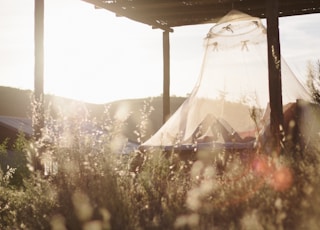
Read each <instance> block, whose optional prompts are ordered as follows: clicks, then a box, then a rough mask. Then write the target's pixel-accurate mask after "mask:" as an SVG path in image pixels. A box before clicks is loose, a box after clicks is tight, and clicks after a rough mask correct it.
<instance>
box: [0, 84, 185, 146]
mask: <svg viewBox="0 0 320 230" xmlns="http://www.w3.org/2000/svg"><path fill="white" fill-rule="evenodd" d="M0 98H1V100H0V116H13V117H29V118H30V117H31V114H32V103H31V102H32V91H31V90H21V89H16V88H11V87H3V86H0ZM184 100H185V98H183V97H172V98H171V108H170V111H171V113H173V112H174V111H176V109H177V108H178V107H179V106H180V105H181V104H182V103H183V101H184ZM151 107H152V108H153V111H152V112H151V114H150V115H148V117H147V118H144V115H146V112H143V110H145V111H149V109H150V108H151ZM45 108H46V110H47V111H50V114H51V116H52V117H54V118H55V117H57V116H58V115H60V116H69V117H70V116H71V117H72V116H75V115H76V114H77V113H81V112H83V111H86V112H87V114H88V115H89V117H90V118H96V119H97V120H98V121H103V120H104V119H106V116H107V115H106V114H108V116H109V117H110V119H116V118H119V116H124V117H127V120H126V125H125V128H124V129H123V134H124V135H125V136H126V137H128V138H129V139H130V140H133V141H136V140H137V135H136V134H135V133H134V132H135V131H138V132H139V128H138V127H139V124H141V122H142V121H147V128H146V130H145V131H146V134H145V135H146V138H147V137H149V136H150V135H152V134H153V133H154V132H155V131H157V130H158V129H159V128H160V127H161V125H162V111H163V107H162V97H155V98H141V99H127V100H119V101H114V102H111V103H106V104H92V103H84V102H81V101H76V100H72V99H68V98H63V97H58V96H53V95H45Z"/></svg>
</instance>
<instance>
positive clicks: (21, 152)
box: [0, 132, 30, 188]
mask: <svg viewBox="0 0 320 230" xmlns="http://www.w3.org/2000/svg"><path fill="white" fill-rule="evenodd" d="M27 144H28V143H27V140H26V139H25V136H24V134H23V133H22V132H21V133H19V134H18V137H17V139H16V141H15V143H14V145H13V150H12V151H8V150H7V146H6V145H7V141H4V143H2V144H1V145H0V167H1V170H2V171H3V172H4V173H7V170H8V169H11V168H14V169H15V173H14V174H13V175H12V177H11V179H10V185H13V186H16V187H18V188H20V187H22V186H23V179H24V178H27V177H29V175H30V172H29V170H28V168H27V158H26V151H25V150H26V148H25V146H26V145H27Z"/></svg>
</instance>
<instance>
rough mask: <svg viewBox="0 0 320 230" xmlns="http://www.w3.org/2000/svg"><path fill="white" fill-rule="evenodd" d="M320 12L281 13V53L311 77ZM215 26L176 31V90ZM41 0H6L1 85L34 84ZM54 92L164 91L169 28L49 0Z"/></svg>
mask: <svg viewBox="0 0 320 230" xmlns="http://www.w3.org/2000/svg"><path fill="white" fill-rule="evenodd" d="M319 23H320V14H311V15H305V16H293V17H285V18H280V21H279V27H280V40H281V52H282V56H283V57H284V58H285V59H286V61H287V63H288V64H289V66H290V67H291V68H292V70H293V71H294V73H295V74H296V75H297V76H298V78H300V79H301V81H305V76H306V69H307V63H308V61H311V62H315V61H316V60H318V59H320V48H319V47H320V30H319V29H318V27H319ZM212 26H213V24H204V25H196V26H183V27H176V28H174V32H173V33H170V52H171V53H170V55H171V57H170V68H171V70H170V75H171V83H170V84H171V85H170V93H171V95H175V96H186V95H187V94H188V93H190V92H191V90H192V89H193V87H194V85H195V83H196V81H197V79H198V77H199V74H200V70H201V65H202V61H203V55H204V47H203V39H204V38H205V36H206V34H207V32H208V31H209V29H210V28H211V27H212ZM33 31H34V0H1V1H0V85H1V86H10V87H15V88H19V89H31V90H33V84H34V43H33V42H34V41H33ZM44 46H45V48H44V49H45V50H44V52H45V58H44V63H45V66H44V68H45V72H44V90H45V93H47V94H53V95H57V96H62V97H67V98H72V99H76V100H81V101H86V102H91V103H98V104H101V103H107V102H112V101H116V100H121V99H131V98H145V97H154V96H159V95H161V94H162V89H163V86H162V81H163V60H162V58H163V56H162V30H160V29H152V28H151V27H150V26H148V25H145V24H142V23H138V22H135V21H132V20H130V19H127V18H125V17H117V16H116V15H115V14H113V13H111V12H109V11H106V10H103V9H95V8H94V7H93V5H91V4H89V3H86V2H83V1H81V0H45V32H44Z"/></svg>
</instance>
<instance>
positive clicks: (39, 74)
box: [33, 0, 44, 140]
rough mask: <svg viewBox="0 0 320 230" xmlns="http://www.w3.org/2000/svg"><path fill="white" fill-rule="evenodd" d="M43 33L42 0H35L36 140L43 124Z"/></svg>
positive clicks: (34, 126)
mask: <svg viewBox="0 0 320 230" xmlns="http://www.w3.org/2000/svg"><path fill="white" fill-rule="evenodd" d="M43 33H44V0H35V4H34V58H35V59H34V100H35V101H34V103H35V105H34V106H35V111H34V112H33V116H34V117H33V131H34V136H35V138H36V140H39V138H40V137H41V135H42V132H41V130H42V128H43V126H44V110H43V101H44V98H43V97H44V94H43V92H44V90H43V73H44V71H43V69H44V68H43V64H44V55H43V53H44V51H43Z"/></svg>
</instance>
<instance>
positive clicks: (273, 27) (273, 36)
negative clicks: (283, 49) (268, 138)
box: [266, 0, 283, 153]
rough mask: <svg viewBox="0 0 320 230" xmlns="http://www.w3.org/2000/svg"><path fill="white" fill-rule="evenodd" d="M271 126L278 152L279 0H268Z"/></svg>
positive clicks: (280, 119) (280, 117)
mask: <svg viewBox="0 0 320 230" xmlns="http://www.w3.org/2000/svg"><path fill="white" fill-rule="evenodd" d="M266 16H267V41H268V68H269V100H270V109H271V113H270V128H271V133H272V135H273V144H274V146H275V148H276V149H275V150H276V151H277V153H279V151H280V147H281V146H280V145H281V140H282V128H283V105H282V88H281V53H280V39H279V9H278V0H267V1H266Z"/></svg>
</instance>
